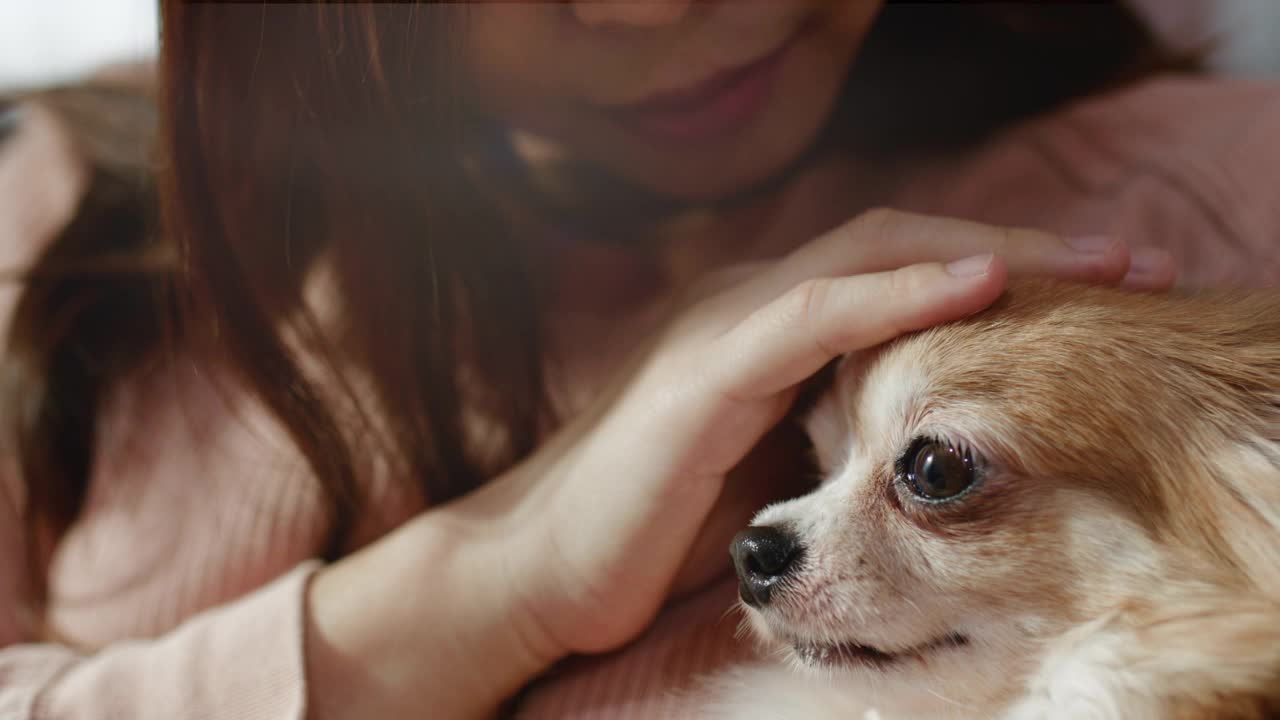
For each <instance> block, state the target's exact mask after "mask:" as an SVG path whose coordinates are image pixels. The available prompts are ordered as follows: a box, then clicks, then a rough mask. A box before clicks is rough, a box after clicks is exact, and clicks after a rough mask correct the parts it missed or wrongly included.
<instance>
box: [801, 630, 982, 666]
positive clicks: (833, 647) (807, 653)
mask: <svg viewBox="0 0 1280 720" xmlns="http://www.w3.org/2000/svg"><path fill="white" fill-rule="evenodd" d="M968 644H969V638H967V637H965V636H964V635H961V634H959V633H950V634H948V635H944V636H942V637H940V638H937V639H936V640H930V641H929V642H927V643H922V644H920V645H915V646H913V647H909V648H905V649H902V650H894V651H888V650H882V649H880V648H876V647H872V646H870V645H860V644H858V643H853V642H843V643H836V644H825V643H812V642H805V641H801V640H794V641H792V643H791V648H792V650H793V651H794V652H795V655H796V658H798V659H799V660H800V662H802V663H804V664H805V665H810V666H813V667H832V666H846V667H865V668H872V669H875V670H883V669H885V668H888V667H891V666H893V665H897V664H899V663H902V662H904V661H907V660H915V659H920V658H922V657H923V656H925V655H928V654H931V653H934V652H938V651H941V650H949V649H952V648H958V647H964V646H966V645H968Z"/></svg>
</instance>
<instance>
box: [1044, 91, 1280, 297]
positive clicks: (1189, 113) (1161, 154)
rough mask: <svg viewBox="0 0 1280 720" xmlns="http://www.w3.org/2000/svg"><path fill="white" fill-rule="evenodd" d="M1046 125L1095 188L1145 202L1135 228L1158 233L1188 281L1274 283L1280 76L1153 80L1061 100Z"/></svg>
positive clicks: (1278, 272)
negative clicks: (1069, 103) (1072, 101)
mask: <svg viewBox="0 0 1280 720" xmlns="http://www.w3.org/2000/svg"><path fill="white" fill-rule="evenodd" d="M1043 132H1044V135H1045V137H1046V139H1048V138H1050V137H1053V136H1056V137H1057V138H1058V140H1057V142H1056V143H1055V142H1047V143H1046V146H1047V147H1056V148H1057V149H1058V151H1059V157H1060V158H1061V159H1062V161H1063V167H1064V168H1071V167H1074V168H1076V170H1077V172H1079V173H1080V174H1081V175H1082V177H1083V176H1085V175H1086V174H1092V176H1093V179H1094V183H1093V184H1092V187H1091V189H1092V190H1093V191H1094V192H1095V193H1101V194H1104V195H1106V194H1110V195H1112V196H1116V197H1121V198H1123V197H1133V198H1137V197H1142V196H1145V197H1146V198H1148V200H1147V203H1146V204H1145V205H1144V206H1140V207H1142V210H1141V212H1143V213H1145V215H1144V217H1143V218H1141V219H1136V220H1135V221H1134V222H1133V225H1132V226H1133V227H1135V228H1148V229H1149V230H1150V231H1151V232H1154V233H1158V234H1160V235H1161V236H1163V237H1162V239H1164V241H1165V242H1167V243H1169V244H1170V245H1171V248H1170V249H1171V250H1173V251H1174V252H1175V253H1176V254H1179V255H1180V256H1181V257H1182V258H1183V259H1184V265H1189V267H1186V268H1185V273H1184V274H1189V275H1190V277H1191V278H1192V280H1193V281H1196V282H1204V283H1209V284H1218V283H1232V284H1250V285H1255V284H1275V283H1277V282H1280V262H1277V253H1276V252H1275V251H1276V249H1277V247H1278V243H1280V203H1277V202H1276V190H1275V188H1276V187H1277V186H1278V185H1280V83H1276V82H1262V81H1249V80H1243V79H1223V78H1197V77H1163V78H1156V79H1153V80H1150V81H1148V82H1145V83H1142V84H1139V85H1137V86H1134V87H1132V88H1129V89H1127V90H1124V91H1120V92H1116V93H1113V94H1110V95H1107V96H1102V97H1098V98H1093V99H1090V100H1088V101H1085V102H1082V103H1079V104H1078V105H1076V106H1074V107H1072V108H1068V109H1067V110H1065V111H1064V112H1062V113H1061V114H1059V115H1058V116H1057V117H1055V118H1052V119H1049V120H1047V121H1046V122H1045V123H1044V130H1043ZM1067 136H1073V137H1070V139H1068V137H1067ZM1071 148H1076V149H1077V150H1076V151H1075V152H1073V151H1072V150H1071ZM1180 227H1181V229H1180ZM1190 233H1194V236H1192V235H1191V234H1190Z"/></svg>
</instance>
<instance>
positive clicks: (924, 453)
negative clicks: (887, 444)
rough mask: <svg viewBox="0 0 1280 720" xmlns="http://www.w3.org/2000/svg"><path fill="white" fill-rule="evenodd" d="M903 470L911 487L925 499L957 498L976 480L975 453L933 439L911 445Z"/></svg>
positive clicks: (916, 440) (904, 457) (919, 440)
mask: <svg viewBox="0 0 1280 720" xmlns="http://www.w3.org/2000/svg"><path fill="white" fill-rule="evenodd" d="M902 469H903V471H904V472H903V477H904V479H905V480H906V481H907V486H908V487H910V488H911V491H912V492H913V493H915V494H916V495H918V496H919V497H921V498H923V499H925V500H948V499H950V498H953V497H955V496H957V495H959V494H960V493H962V492H964V491H965V490H967V489H968V488H969V486H970V485H973V482H974V480H975V479H976V472H975V470H974V463H973V455H972V453H970V452H969V451H968V450H966V449H962V448H958V447H956V446H955V445H952V444H951V443H948V442H943V441H941V440H935V439H932V438H916V439H915V440H913V441H912V442H911V446H910V447H909V448H907V452H906V453H905V454H904V455H903V457H902Z"/></svg>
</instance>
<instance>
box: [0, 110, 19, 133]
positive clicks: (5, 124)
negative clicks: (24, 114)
mask: <svg viewBox="0 0 1280 720" xmlns="http://www.w3.org/2000/svg"><path fill="white" fill-rule="evenodd" d="M20 114H21V113H19V112H18V104H17V103H14V102H2V101H0V142H4V141H5V140H7V139H9V136H10V135H12V134H13V132H14V131H15V130H17V129H18V116H19V115H20Z"/></svg>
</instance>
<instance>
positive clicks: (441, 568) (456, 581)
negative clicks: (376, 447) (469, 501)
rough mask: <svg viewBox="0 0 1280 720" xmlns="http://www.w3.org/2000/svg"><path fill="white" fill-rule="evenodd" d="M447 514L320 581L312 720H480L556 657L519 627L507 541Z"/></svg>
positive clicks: (310, 646)
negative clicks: (410, 719)
mask: <svg viewBox="0 0 1280 720" xmlns="http://www.w3.org/2000/svg"><path fill="white" fill-rule="evenodd" d="M474 524H475V522H474V520H467V521H465V522H464V520H463V516H460V515H459V514H457V513H451V512H449V511H448V510H447V509H446V508H442V509H439V510H434V511H431V512H428V513H426V514H424V515H422V516H420V517H419V518H417V519H415V520H414V521H411V522H410V523H408V524H406V525H405V526H403V527H401V528H400V529H398V530H396V531H395V532H393V533H391V534H390V535H388V536H386V537H385V538H383V539H381V540H379V541H378V542H376V543H374V544H372V545H370V546H369V547H367V548H365V549H363V550H361V551H360V552H358V553H355V554H353V555H351V556H350V557H347V558H344V559H343V560H341V561H339V562H337V563H334V564H333V565H331V566H329V567H327V568H325V569H324V570H322V571H320V572H319V573H318V574H317V576H316V577H315V578H314V580H313V581H312V583H311V587H310V590H309V593H308V603H309V609H310V618H309V624H308V637H307V662H308V680H309V683H308V686H309V688H310V690H309V693H310V696H311V701H312V702H311V706H312V713H311V715H310V716H311V717H312V718H313V719H315V718H323V719H324V720H330V719H334V720H340V719H343V718H366V717H407V716H414V715H424V714H426V715H439V716H441V717H460V718H467V717H484V716H486V715H490V714H492V713H493V711H494V710H495V709H496V708H497V707H498V706H499V705H500V703H501V702H503V701H504V700H505V699H506V698H507V697H509V696H511V695H512V694H514V693H515V692H516V691H518V690H519V689H520V687H522V686H523V685H524V684H525V683H527V682H528V681H529V680H530V679H532V678H533V677H534V676H536V675H537V674H538V673H540V672H542V671H543V670H545V669H546V668H547V667H548V666H549V665H550V664H551V663H552V662H554V661H555V660H556V659H558V657H559V655H558V654H557V653H556V652H555V651H554V649H553V646H552V645H551V644H550V643H549V642H548V641H547V640H546V639H544V638H543V637H542V636H541V634H540V633H539V632H538V629H537V627H536V626H534V625H531V624H530V623H528V621H527V620H526V619H524V618H521V617H520V612H519V607H518V603H517V602H516V598H517V593H516V591H515V588H513V587H511V586H510V577H509V573H507V572H506V567H504V563H503V559H502V557H501V550H502V549H503V543H501V542H499V539H498V538H496V537H494V533H493V532H492V531H490V530H488V529H486V528H484V527H475V526H474Z"/></svg>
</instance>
